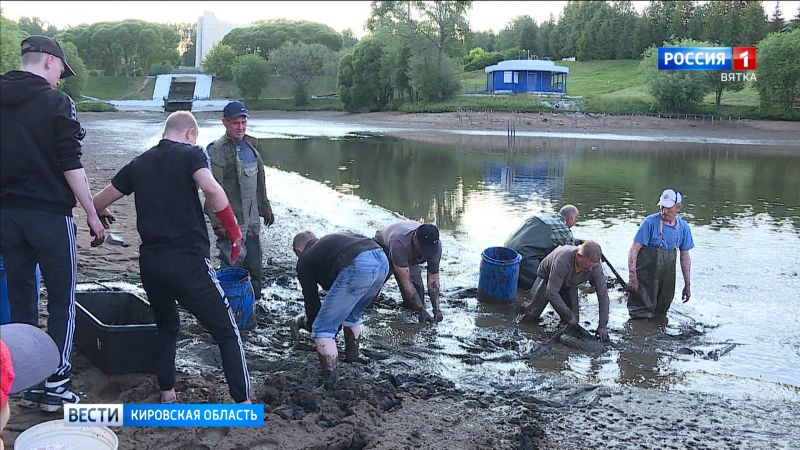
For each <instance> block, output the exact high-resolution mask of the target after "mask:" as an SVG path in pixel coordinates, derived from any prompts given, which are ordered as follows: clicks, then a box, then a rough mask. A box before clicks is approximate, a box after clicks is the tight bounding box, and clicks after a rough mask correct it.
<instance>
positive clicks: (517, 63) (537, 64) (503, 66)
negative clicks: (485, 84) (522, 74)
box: [483, 59, 569, 73]
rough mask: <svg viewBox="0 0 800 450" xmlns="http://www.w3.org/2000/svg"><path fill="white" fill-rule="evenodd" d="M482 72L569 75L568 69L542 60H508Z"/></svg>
mask: <svg viewBox="0 0 800 450" xmlns="http://www.w3.org/2000/svg"><path fill="white" fill-rule="evenodd" d="M483 70H484V72H486V73H491V72H500V71H504V70H512V71H537V72H556V73H569V67H564V66H557V65H556V63H554V62H553V61H547V60H543V59H533V60H531V59H508V60H505V61H500V62H499V63H497V64H495V65H494V66H488V67H486V68H485V69H483Z"/></svg>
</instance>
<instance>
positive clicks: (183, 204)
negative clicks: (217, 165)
mask: <svg viewBox="0 0 800 450" xmlns="http://www.w3.org/2000/svg"><path fill="white" fill-rule="evenodd" d="M208 167H209V159H208V154H207V153H206V151H205V150H204V149H203V148H202V147H199V146H196V145H190V144H184V143H181V142H174V141H170V140H167V139H162V140H161V142H159V143H158V145H157V146H155V147H153V148H151V149H150V150H148V151H146V152H144V153H142V154H141V155H139V156H137V157H136V158H134V159H133V161H131V162H129V163H128V164H127V165H126V166H125V167H123V168H122V169H121V170H120V171H119V172H118V173H117V175H116V176H115V177H114V179H113V180H111V184H112V185H114V187H115V188H117V190H118V191H120V192H122V193H123V194H125V195H130V194H132V193H136V198H135V200H136V228H137V229H138V230H139V235H140V236H141V237H142V247H141V252H142V253H144V252H146V251H158V250H161V249H181V250H189V251H191V252H192V253H195V254H199V255H202V256H204V257H206V258H208V257H209V241H208V231H207V230H206V222H205V217H204V216H203V207H202V205H201V204H200V197H199V196H198V195H197V183H195V181H194V178H192V175H194V173H195V172H196V171H197V170H198V169H202V168H208Z"/></svg>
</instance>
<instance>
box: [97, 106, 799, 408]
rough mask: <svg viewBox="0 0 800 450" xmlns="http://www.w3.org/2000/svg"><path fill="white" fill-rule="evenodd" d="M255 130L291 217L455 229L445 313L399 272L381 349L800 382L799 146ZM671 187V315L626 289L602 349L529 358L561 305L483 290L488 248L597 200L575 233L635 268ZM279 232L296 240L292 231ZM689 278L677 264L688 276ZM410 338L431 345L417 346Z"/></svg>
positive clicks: (393, 353)
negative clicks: (687, 264) (478, 292)
mask: <svg viewBox="0 0 800 450" xmlns="http://www.w3.org/2000/svg"><path fill="white" fill-rule="evenodd" d="M160 120H162V119H161V117H155V115H152V116H143V117H142V119H141V120H131V119H126V120H117V121H108V122H105V121H104V122H95V123H92V124H91V127H92V128H93V130H94V131H95V132H99V133H102V134H103V135H104V136H105V138H106V139H108V142H109V143H110V144H112V145H110V147H115V145H113V144H115V143H119V144H123V143H124V145H126V146H127V148H129V149H130V143H131V142H137V144H136V146H137V147H141V148H138V149H136V151H133V150H126V151H125V152H130V154H131V155H133V154H135V153H136V152H138V151H141V150H144V149H146V148H147V147H148V146H150V145H153V144H155V143H156V142H157V140H158V135H159V134H160V126H161V124H160ZM201 125H202V130H201V139H200V140H201V142H203V143H205V142H208V141H211V140H212V139H216V137H217V136H218V135H219V134H221V132H222V131H223V129H222V127H221V126H220V125H219V122H218V119H213V120H207V121H203V122H202V124H201ZM90 131H92V130H90ZM249 131H250V132H251V133H252V134H254V135H256V136H258V137H260V138H262V139H264V144H265V145H264V147H265V148H266V150H265V152H264V154H263V156H264V159H265V164H266V166H267V180H268V181H267V185H268V192H269V196H270V199H271V200H272V201H273V203H274V204H278V205H282V208H285V209H284V210H283V211H282V212H283V214H284V217H279V220H286V221H289V222H291V221H292V220H295V218H296V220H297V221H298V223H299V225H298V223H295V224H293V226H301V227H302V228H311V229H313V230H314V231H316V232H318V234H325V233H328V232H332V231H335V230H343V229H349V230H353V231H357V232H361V233H364V234H367V235H370V236H371V235H372V234H373V233H374V231H375V230H376V229H378V228H381V227H383V226H384V225H386V224H388V223H391V222H392V221H394V220H397V219H398V218H399V217H400V216H403V217H407V218H411V219H416V220H423V221H430V222H434V223H436V224H438V225H439V227H440V228H441V229H442V232H443V243H444V256H443V263H442V290H443V295H442V296H443V310H444V314H445V320H444V322H442V323H440V324H438V325H437V326H435V327H425V328H421V327H420V326H419V325H417V324H416V323H415V322H414V320H413V317H412V316H411V315H410V314H408V313H407V312H405V311H403V310H400V309H398V308H396V307H395V306H394V302H393V301H392V300H397V299H398V298H399V293H398V291H397V288H396V284H395V283H394V281H390V282H389V283H388V284H387V286H386V287H385V288H384V292H385V293H386V294H387V295H388V300H387V299H383V300H382V301H381V302H380V303H379V304H378V305H377V306H376V308H377V309H378V310H379V311H380V312H382V313H385V314H381V317H382V319H381V320H376V319H374V318H369V317H368V318H367V329H366V331H365V333H366V336H367V342H371V344H370V345H369V346H368V352H367V355H368V356H371V357H375V358H392V359H394V360H395V361H396V362H397V363H398V364H401V365H404V366H407V367H408V369H409V370H412V371H415V370H420V371H433V372H437V373H440V374H442V375H444V376H445V377H447V378H449V379H451V380H452V381H454V382H455V383H456V384H457V385H459V386H461V387H465V388H476V387H479V388H481V389H484V390H486V391H491V390H492V389H500V390H508V389H513V388H532V389H537V388H542V387H543V386H544V385H547V384H552V383H558V382H563V381H564V380H567V381H569V380H572V381H577V382H586V383H592V384H600V385H631V386H638V387H645V388H660V389H679V390H691V391H700V392H709V393H719V394H725V395H733V396H744V397H747V396H758V397H761V398H764V397H767V398H776V399H777V398H780V399H793V400H798V399H800V330H799V329H798V327H797V319H798V317H800V300H799V298H800V295H798V292H800V267H799V266H798V261H800V258H798V254H800V205H799V204H798V203H800V202H798V198H800V155H795V156H791V155H787V153H786V152H771V151H770V149H769V148H768V147H764V148H757V149H755V148H753V147H750V146H747V145H722V144H707V143H705V144H704V143H697V144H691V143H675V142H672V143H658V142H635V141H593V140H591V139H580V140H576V139H545V138H529V140H528V141H525V142H524V143H520V142H518V144H519V145H518V146H517V148H516V149H514V151H511V152H510V151H509V150H508V149H507V148H506V138H505V137H504V136H501V137H498V142H499V144H497V145H486V144H485V141H478V140H477V139H475V140H473V139H472V138H471V137H469V136H463V137H460V138H459V139H454V143H453V144H447V145H445V144H430V143H422V142H416V141H410V140H402V139H396V138H391V137H385V136H380V133H381V131H382V130H368V129H366V128H365V127H363V126H362V127H358V126H354V125H330V124H319V123H315V122H312V121H290V120H282V121H280V122H278V121H269V120H263V119H251V121H250V127H249ZM366 133H370V134H366ZM138 142H141V144H138ZM118 149H119V147H117V148H116V149H115V150H114V151H121V150H118ZM764 149H766V150H764ZM762 150H764V151H762ZM667 187H674V188H676V189H678V190H680V191H681V192H682V193H683V194H684V195H685V203H684V208H683V217H684V219H686V220H687V221H688V222H689V223H690V225H691V227H692V232H693V235H694V241H695V244H696V247H695V249H693V250H692V252H691V254H692V260H693V264H692V291H693V296H692V299H691V301H690V302H689V303H686V304H682V303H681V302H680V300H676V301H675V303H673V306H672V309H671V311H670V313H669V323H668V324H666V325H664V324H662V325H661V326H657V325H652V326H648V325H644V326H641V325H637V324H632V323H629V322H628V320H627V310H626V307H625V303H624V294H623V292H622V291H621V290H618V289H616V288H614V289H611V300H612V302H611V314H610V322H609V327H610V333H611V337H612V344H611V345H610V346H608V347H607V348H606V349H605V350H604V351H602V352H597V353H587V352H581V351H576V350H572V349H569V348H567V347H564V346H561V345H558V344H548V345H550V346H551V347H553V348H552V349H551V350H549V351H546V352H542V355H543V356H542V357H540V358H533V359H527V360H525V359H521V358H520V355H524V354H526V353H529V352H530V351H531V350H534V349H538V347H539V345H541V344H542V343H543V342H547V341H548V339H549V338H550V336H552V334H553V333H554V332H555V331H556V330H557V329H558V323H557V319H556V318H555V317H554V316H553V314H549V315H548V314H546V319H545V320H544V321H543V323H542V324H541V325H533V326H524V327H523V328H520V327H519V326H518V325H517V324H516V323H515V321H514V318H515V315H516V313H515V311H514V308H513V307H489V306H485V305H483V304H481V303H479V302H477V300H476V299H475V298H474V294H473V295H470V291H468V290H467V289H470V288H475V287H476V286H477V280H478V267H479V263H480V260H481V251H482V250H483V249H485V248H487V247H490V246H495V245H502V243H503V241H504V240H505V238H506V236H507V235H508V234H509V233H510V232H511V231H513V230H514V229H515V228H516V227H517V226H518V225H519V224H520V223H521V222H522V221H523V220H524V219H525V218H526V217H528V216H530V215H532V214H543V213H550V212H553V211H555V210H557V209H558V208H559V207H560V206H561V205H563V204H566V203H572V204H575V205H576V206H578V208H579V209H580V211H581V219H580V222H579V223H578V225H577V226H576V227H575V228H573V232H574V234H575V236H576V237H579V238H583V239H590V238H591V239H594V240H597V241H598V242H600V244H601V245H602V247H603V251H604V254H605V255H606V256H607V257H608V259H609V260H610V262H611V263H612V264H613V265H614V267H615V268H616V269H617V271H618V272H620V274H621V275H622V276H623V277H627V263H626V259H627V252H628V249H629V248H630V245H631V242H632V239H633V236H634V234H635V232H636V229H637V227H638V224H639V222H640V221H641V220H642V219H643V218H644V217H645V216H646V215H648V214H651V213H653V212H656V210H657V208H656V201H657V198H658V195H659V194H660V192H661V190H662V189H664V188H667ZM286 215H289V217H285V216H286ZM292 215H294V216H292ZM276 216H277V214H276ZM309 218H311V219H309ZM313 218H316V219H313ZM278 244H279V245H285V246H287V249H286V250H287V251H286V254H287V255H289V254H290V252H289V251H288V250H289V249H288V242H286V243H284V242H280V243H277V244H276V245H278ZM292 264H293V262H292ZM604 270H605V272H606V274H607V275H608V276H611V271H610V270H608V268H607V267H604ZM282 286H283V287H280V286H273V288H272V289H275V291H276V292H279V293H285V294H286V295H291V296H294V297H299V291H297V290H296V289H293V287H294V286H293V285H291V284H290V285H287V284H286V283H283V284H282ZM287 286H288V287H287ZM682 286H683V281H682V277H681V275H680V270H678V282H677V289H676V291H677V293H679V292H680V289H681V288H682ZM677 295H679V294H677ZM548 310H549V308H548ZM368 316H369V314H368ZM581 319H582V321H587V322H588V323H587V324H586V327H587V328H594V327H595V326H596V323H597V302H596V299H595V296H594V294H592V293H589V294H588V295H586V296H583V297H582V314H581ZM409 343H413V344H414V345H415V346H416V347H417V349H418V348H420V347H421V348H423V349H427V350H426V351H424V352H422V354H420V352H419V351H417V352H414V353H410V352H404V350H403V349H404V348H405V346H407V345H409ZM545 375H546V376H545ZM554 380H555V381H554Z"/></svg>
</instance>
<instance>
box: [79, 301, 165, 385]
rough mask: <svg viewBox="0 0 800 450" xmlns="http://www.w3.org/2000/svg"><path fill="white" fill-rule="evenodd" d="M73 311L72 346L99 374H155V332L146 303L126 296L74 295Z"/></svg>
mask: <svg viewBox="0 0 800 450" xmlns="http://www.w3.org/2000/svg"><path fill="white" fill-rule="evenodd" d="M75 310H76V313H77V314H76V320H75V345H76V346H77V347H78V349H79V350H80V351H81V353H83V354H85V355H86V356H88V357H89V359H90V360H91V361H92V362H93V363H94V365H96V366H97V367H98V368H100V370H102V371H103V372H104V373H106V374H108V375H116V374H123V373H133V372H150V373H152V372H153V371H154V370H155V351H156V348H157V345H158V344H157V341H156V333H157V331H158V328H157V327H156V325H155V320H154V319H153V313H152V311H151V310H150V304H149V303H148V302H147V300H144V299H143V298H141V297H139V296H137V295H136V294H132V293H130V292H108V291H99V292H98V291H92V292H77V293H75Z"/></svg>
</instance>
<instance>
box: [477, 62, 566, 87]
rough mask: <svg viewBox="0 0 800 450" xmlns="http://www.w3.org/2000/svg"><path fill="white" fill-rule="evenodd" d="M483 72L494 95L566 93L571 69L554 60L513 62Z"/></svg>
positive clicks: (500, 63) (488, 68) (490, 67)
mask: <svg viewBox="0 0 800 450" xmlns="http://www.w3.org/2000/svg"><path fill="white" fill-rule="evenodd" d="M484 72H486V91H487V92H491V93H494V94H504V93H505V94H519V93H525V92H535V93H546V94H553V93H555V94H566V93H567V75H568V74H569V67H562V66H557V65H555V63H554V62H553V61H545V60H527V59H511V60H507V61H500V62H499V63H497V64H496V65H494V66H488V67H486V68H485V69H484Z"/></svg>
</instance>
